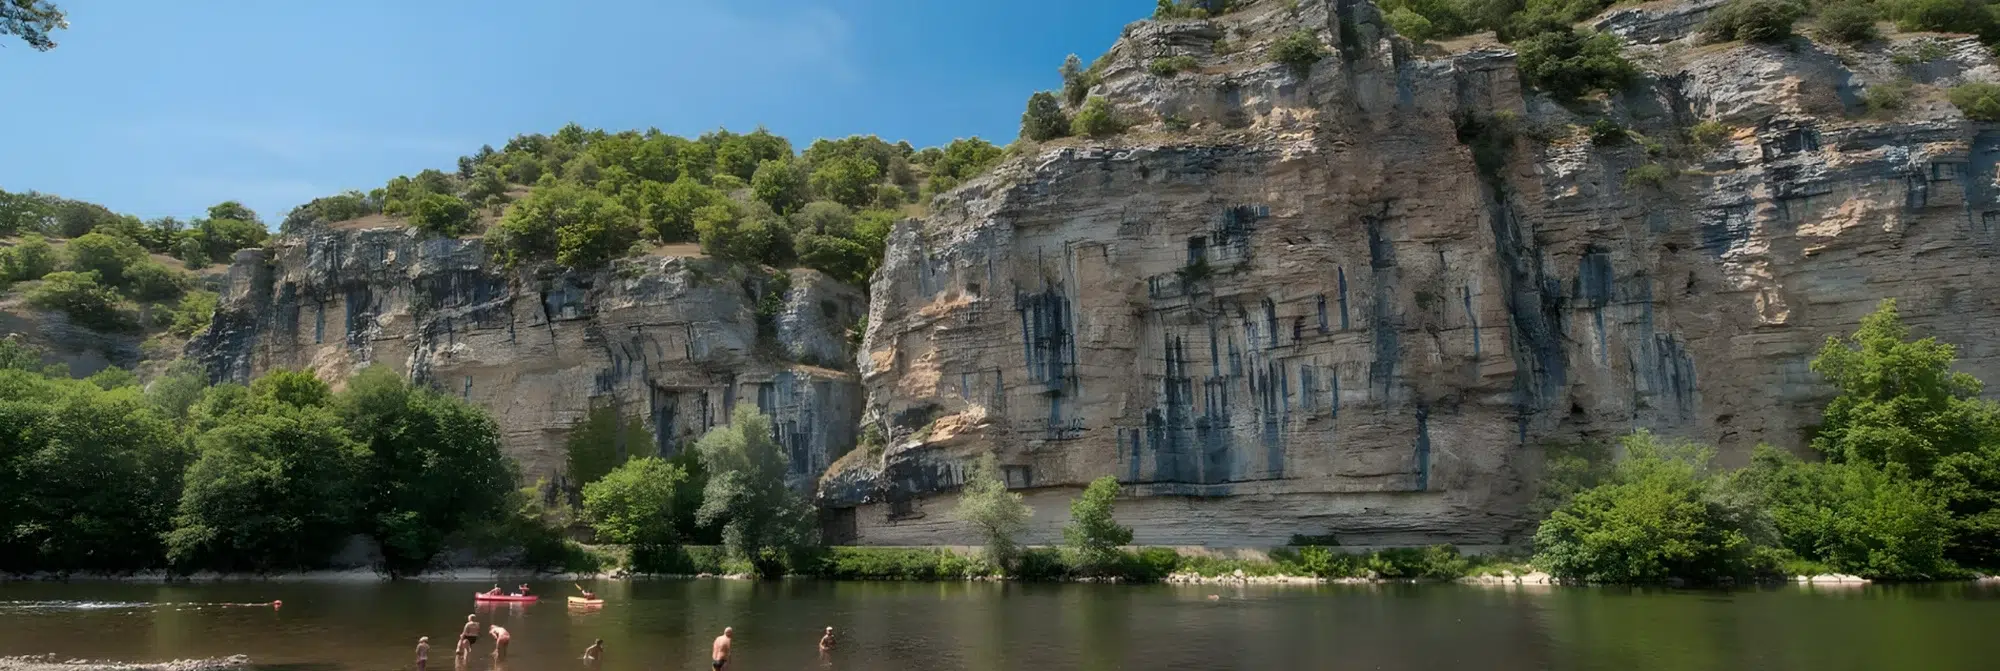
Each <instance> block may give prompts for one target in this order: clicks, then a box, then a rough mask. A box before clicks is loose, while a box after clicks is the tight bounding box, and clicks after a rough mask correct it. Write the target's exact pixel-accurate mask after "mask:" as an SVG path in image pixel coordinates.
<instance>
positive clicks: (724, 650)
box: [708, 627, 736, 671]
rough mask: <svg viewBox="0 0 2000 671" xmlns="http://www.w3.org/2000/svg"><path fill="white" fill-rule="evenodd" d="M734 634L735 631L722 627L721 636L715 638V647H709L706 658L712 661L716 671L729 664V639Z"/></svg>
mask: <svg viewBox="0 0 2000 671" xmlns="http://www.w3.org/2000/svg"><path fill="white" fill-rule="evenodd" d="M734 633H736V630H735V629H733V628H730V627H723V628H722V635H721V636H717V637H715V645H712V646H710V647H709V656H708V657H709V659H710V660H712V661H713V666H714V667H715V668H716V669H717V671H720V670H721V669H722V666H723V665H724V664H728V663H729V644H730V643H731V642H732V641H730V639H729V637H730V635H731V634H734Z"/></svg>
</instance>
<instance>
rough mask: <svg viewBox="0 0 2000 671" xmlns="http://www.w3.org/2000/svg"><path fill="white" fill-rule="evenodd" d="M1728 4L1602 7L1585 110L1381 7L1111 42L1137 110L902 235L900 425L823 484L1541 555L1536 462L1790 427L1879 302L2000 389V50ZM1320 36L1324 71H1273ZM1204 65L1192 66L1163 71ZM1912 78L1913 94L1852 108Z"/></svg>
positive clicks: (990, 179)
mask: <svg viewBox="0 0 2000 671" xmlns="http://www.w3.org/2000/svg"><path fill="white" fill-rule="evenodd" d="M1713 4H1714V3H1690V5H1687V6H1679V7H1671V6H1670V7H1666V8H1663V9H1643V10H1619V11H1620V12H1625V14H1619V15H1617V16H1610V15H1607V17H1606V20H1607V21H1611V23H1607V24H1606V27H1607V29H1610V30H1613V31H1614V32H1616V33H1617V34H1620V35H1624V36H1626V38H1627V39H1628V40H1631V41H1632V42H1633V44H1632V46H1631V47H1630V48H1629V53H1630V54H1631V55H1632V56H1633V57H1634V59H1635V61H1637V62H1639V63H1641V64H1642V65H1643V66H1644V67H1645V68H1646V69H1647V70H1648V74H1647V76H1646V77H1645V78H1644V80H1643V81H1642V82H1641V83H1640V84H1638V85H1636V86H1634V87H1632V88H1631V89H1630V90H1629V91H1627V92H1625V93H1623V94H1620V95H1617V96H1612V97H1610V98H1608V99H1603V100H1596V101H1586V102H1583V103H1577V104H1573V105H1570V106H1564V105H1559V104H1556V103H1555V102H1553V101H1550V100H1549V99H1548V98H1547V97H1546V96H1544V95H1542V94H1540V93H1536V92H1533V91H1528V90H1524V87H1523V86H1522V85H1521V83H1520V80H1519V77H1518V74H1517V72H1516V69H1515V63H1514V55H1513V53H1512V52H1511V51H1508V50H1507V49H1505V48H1504V47H1500V46H1497V45H1494V46H1485V47H1481V46H1477V45H1474V46H1470V47H1465V48H1462V49H1459V50H1456V51H1450V52H1447V51H1441V50H1438V49H1436V48H1426V49H1422V50H1420V49H1417V48H1414V47H1412V46H1411V45H1409V44H1408V43H1407V42H1404V41H1402V40H1400V39H1397V38H1392V37H1389V36H1388V34H1387V30H1386V29H1385V28H1383V27H1382V23H1381V21H1380V20H1379V18H1378V14H1377V11H1376V10H1375V8H1374V7H1373V6H1372V5H1369V4H1367V3H1365V2H1353V1H1348V0H1342V1H1339V2H1326V1H1323V0H1304V1H1303V2H1299V3H1297V9H1296V11H1292V10H1288V9H1286V8H1285V3H1280V2H1255V3H1251V4H1250V5H1249V6H1248V7H1247V8H1245V9H1243V10H1241V11H1238V12H1234V13H1231V14H1227V15H1225V16H1223V17H1221V18H1219V19H1216V20H1211V21H1178V22H1141V23H1138V24H1134V25H1133V26H1131V27H1128V28H1127V29H1126V31H1125V35H1124V37H1123V38H1122V39H1121V40H1120V41H1119V42H1118V44H1117V45H1116V46H1115V47H1114V48H1113V49H1112V52H1111V54H1110V55H1109V56H1108V59H1109V60H1108V61H1107V66H1106V67H1104V68H1103V70H1102V72H1103V80H1102V81H1101V82H1100V83H1099V84H1098V85H1097V86H1096V87H1095V88H1094V89H1093V91H1092V92H1093V94H1095V95H1100V96H1104V97H1106V98H1107V99H1108V100H1109V101H1110V102H1111V103H1112V104H1113V105H1114V106H1115V107H1116V108H1117V109H1118V110H1120V112H1121V113H1122V114H1123V115H1124V116H1125V117H1126V120H1127V121H1129V122H1131V123H1133V124H1134V125H1133V128H1132V129H1131V130H1129V131H1128V132H1126V133H1124V134H1121V135H1118V136H1115V137H1111V138H1106V139H1097V140H1085V139H1066V140H1059V141H1054V142H1050V143H1044V144H1042V145H1040V146H1037V147H1034V148H1032V149H1031V150H1029V151H1027V152H1026V153H1024V154H1020V155H1017V156H1016V157H1015V158H1013V159H1010V160H1009V161H1008V162H1007V163H1005V164H1003V165H1002V166H1001V168H999V169H998V170H996V171H995V172H994V173H992V174H990V175H988V176H987V177H985V178H982V179H980V180H976V181H974V182H972V183H970V184H967V185H966V186H964V187H963V188H961V189H959V190H957V191H955V192H953V193H950V194H947V195H946V196H944V197H941V198H940V199H939V200H938V201H937V202H935V203H933V208H932V210H933V214H932V215H931V216H929V217H928V218H926V219H923V220H920V221H913V222H906V223H904V224H903V225H901V226H899V227H898V228H897V229H896V230H895V231H894V233H893V235H892V238H891V240H890V243H889V250H888V254H887V258H886V259H884V263H883V266H882V269H881V271H880V272H879V273H878V274H877V275H876V277H875V280H874V285H873V289H872V295H873V297H874V298H873V302H872V303H871V304H870V305H869V315H868V321H867V331H866V335H865V339H864V341H863V345H862V351H861V353H860V358H859V370H860V373H861V376H862V384H863V386H864V387H865V388H866V391H867V408H866V418H867V419H866V421H867V422H868V423H869V424H870V425H871V426H873V427H874V428H876V429H878V430H880V431H881V432H882V433H883V435H884V436H885V440H884V441H882V442H883V444H882V446H880V447H879V448H873V449H867V450H860V451H857V452H855V453H854V454H852V455H850V456H849V457H847V458H846V459H842V460H841V461H840V462H839V463H838V464H836V465H835V466H834V468H833V470H832V471H831V472H829V473H828V474H827V475H826V476H825V477H824V478H823V479H822V481H821V483H820V498H821V502H822V504H823V505H825V506H827V507H829V508H831V509H833V510H835V511H836V512H835V513H834V514H830V515H829V516H828V519H829V527H828V531H829V533H830V535H831V537H832V538H834V539H836V540H845V541H851V542H859V543H872V544H929V543H971V542H976V537H975V536H974V535H973V534H972V533H971V532H970V530H969V529H968V528H966V527H965V526H964V525H962V524H961V523H958V522H956V521H955V520H953V519H952V515H951V509H952V505H953V496H954V494H953V492H954V491H955V490H956V488H957V485H958V484H959V483H960V482H961V481H962V479H963V477H964V474H965V471H966V469H967V468H968V467H969V465H970V464H971V463H972V462H973V460H974V459H976V458H977V457H978V456H980V455H982V454H987V453H991V454H994V455H996V456H997V457H998V460H999V462H1000V464H1001V465H1002V468H1003V471H1004V473H1005V477H1006V479H1007V481H1008V483H1009V484H1010V485H1012V486H1013V487H1015V488H1016V489H1017V490H1018V491H1020V492H1022V493H1023V494H1024V495H1025V496H1026V498H1027V500H1028V501H1029V502H1030V504H1031V505H1032V506H1034V507H1035V509H1036V511H1037V514H1036V516H1035V517H1034V521H1033V526H1032V530H1031V531H1030V533H1029V537H1028V538H1026V539H1024V540H1025V541H1027V542H1031V543H1045V542H1054V541H1057V540H1058V539H1059V538H1060V527H1061V525H1062V523H1063V522H1064V521H1065V520H1066V518H1067V511H1066V508H1065V506H1066V504H1067V502H1068V500H1069V499H1070V498H1071V497H1072V496H1074V495H1075V493H1076V491H1077V488H1078V487H1080V486H1081V485H1082V484H1084V483H1086V482H1088V481H1089V480H1091V479H1094V478H1097V477H1100V476H1106V475H1109V476H1113V477H1115V478H1117V479H1118V481H1119V482H1120V483H1122V484H1123V485H1125V487H1124V492H1125V494H1126V495H1127V496H1126V498H1122V499H1121V500H1120V501H1119V503H1118V517H1119V519H1120V521H1121V522H1123V523H1125V524H1129V525H1131V526H1133V527H1134V529H1135V531H1136V537H1135V542H1137V543H1142V544H1164V545H1177V544H1186V545H1196V544H1207V545H1246V546H1247V545H1271V544H1275V543H1283V542H1285V541H1286V540H1287V539H1289V538H1290V537H1291V536H1292V535H1293V534H1308V535H1332V536H1334V537H1335V538H1336V539H1337V540H1338V541H1339V542H1340V543H1342V544H1343V545H1348V546H1382V545H1413V544H1429V543H1457V544H1460V545H1466V546H1494V545H1507V544H1518V543H1520V542H1521V541H1522V540H1524V532H1526V531H1528V530H1529V529H1530V525H1531V524H1532V520H1531V519H1530V518H1529V516H1528V514H1527V512H1526V507H1527V504H1528V503H1529V501H1530V500H1531V499H1532V497H1533V492H1534V484H1535V480H1536V477H1537V476H1538V474H1539V472H1540V468H1541V463H1542V461H1543V458H1544V455H1545V454H1546V453H1547V451H1548V450H1549V449H1550V447H1551V446H1554V445H1561V444H1565V443H1577V442H1583V441H1607V440H1610V439H1613V438H1615V437H1616V436H1618V435H1622V434H1624V433H1627V432H1630V431H1632V430H1634V429H1642V428H1643V429H1651V430H1654V431H1656V432H1661V433H1665V434H1672V435H1678V436H1685V437H1689V438H1694V439H1699V440H1703V441H1708V442H1712V443H1714V444H1716V445H1718V446H1719V447H1720V449H1721V451H1722V455H1721V458H1722V460H1723V462H1724V463H1740V462H1741V461H1742V460H1743V459H1744V458H1746V457H1747V455H1748V453H1749V451H1750V449H1751V448H1752V447H1754V446H1755V445H1756V444H1758V443H1770V444H1774V445H1778V446H1781V447H1786V448H1790V449H1800V448H1801V447H1802V445H1803V442H1804V439H1805V437H1806V435H1807V434H1808V433H1809V432H1810V430H1811V427H1812V425H1813V424H1815V423H1816V421H1817V417H1818V412H1819V409H1820V407H1821V405H1822V404H1823V402H1824V401H1825V400H1826V398H1827V397H1828V389H1827V388H1826V387H1825V385H1824V384H1823V383H1822V382H1821V381H1820V380H1819V378H1818V376H1817V375H1815V374H1814V373H1812V372H1811V371H1810V370H1809V367H1808V361H1809V360H1810V359H1811V357H1812V356H1813V354H1814V353H1815V351H1816V350H1817V349H1818V348H1819V347H1820V346H1821V345H1822V343H1823V342H1824V340H1825V339H1826V338H1827V337H1828V336H1830V335H1836V334H1840V333H1843V332H1846V331H1850V330H1851V329H1852V328H1853V327H1854V325H1855V324H1856V323H1857V321H1858V320H1859V318H1860V317H1861V316H1863V315H1865V314H1866V313H1868V312H1869V311H1871V310H1873V309H1874V308H1875V306H1876V304H1877V302H1878V301H1879V300H1881V299H1883V298H1895V299H1897V300H1898V301H1899V305H1900V307H1901V309H1902V310H1903V312H1904V315H1905V317H1906V319H1907V320H1908V321H1909V322H1910V323H1911V324H1912V325H1913V326H1914V327H1915V328H1916V329H1917V331H1918V333H1919V334H1922V335H1935V336H1938V337H1939V338H1941V339H1943V340H1946V341H1949V342H1952V343H1954V344H1956V345H1958V346H1959V348H1960V349H1959V352H1960V355H1961V358H1962V360H1963V367H1964V368H1965V369H1966V370H1967V371H1969V372H1972V373H1974V374H1977V375H1980V376H1982V377H1985V378H1987V379H2000V358H1996V355H2000V349H1997V348H2000V344H1996V343H2000V341H1996V340H1995V339H1994V338H1992V337H1991V336H1992V334H1993V333H1996V332H2000V290H1996V288H1995V284H1994V283H1993V282H1991V281H1990V280H1987V279H1986V278H1988V277H1989V276H1991V275H1993V274H1994V272H1995V271H1996V270H2000V264H1996V262H1995V258H1996V256H1995V254H1996V243H2000V198H1996V197H2000V191H1996V187H1995V184H1994V180H1995V177H1996V174H1995V167H1996V163H2000V131H1996V128H1995V127H1993V126H1991V125H1988V124H1981V123H1973V122H1968V121H1967V120H1965V119H1964V118H1963V117H1962V115H1960V114H1959V112H1958V111H1957V110H1956V108H1954V107H1953V106H1951V105H1950V104H1949V103H1948V102H1944V101H1943V97H1942V93H1941V88H1942V87H1948V86H1950V85H1952V84H1955V83H1959V82H1963V81H1967V80H1970V79H1981V80H1987V79H1992V78H1994V75H1995V74H1996V73H1995V72H1994V71H1993V66H1992V65H1991V63H1990V57H1989V56H1988V55H1986V53H1985V52H1984V51H1983V50H1981V48H1979V46H1978V45H1977V43H1976V42H1975V41H1972V40H1970V39H1963V40H1951V39H1940V38H1935V37H1903V38H1897V39H1894V40H1891V41H1889V42H1888V43H1886V44H1879V45H1874V46H1871V47H1868V48H1866V49H1849V48H1845V47H1841V48H1834V47H1829V46H1821V45H1811V44H1806V43H1801V44H1800V45H1798V46H1797V47H1795V48H1790V49H1788V48H1787V47H1784V46H1766V45H1743V44H1736V45H1712V46H1711V45H1700V44H1698V43H1697V41H1696V38H1694V37H1693V36H1691V35H1690V31H1691V30H1693V29H1694V28H1695V27H1696V26H1698V25H1699V20H1698V18H1699V17H1698V15H1699V13H1700V12H1702V11H1706V9H1707V8H1709V7H1710V6H1712V5H1713ZM1627 14H1629V15H1627ZM1614 19H1615V20H1614ZM1300 26H1303V27H1305V28H1307V29H1309V30H1312V31H1314V32H1315V34H1317V35H1318V36H1319V37H1320V38H1321V39H1322V40H1323V41H1324V42H1325V43H1327V44H1329V45H1332V50H1331V53H1330V55H1329V56H1328V57H1327V58H1325V59H1324V60H1322V61H1320V62H1319V63H1317V64H1315V65H1313V66H1312V67H1311V68H1310V69H1309V71H1303V72H1302V71H1298V70H1294V69H1291V68H1288V67H1286V66H1283V65H1278V64H1272V63H1270V62H1268V58H1267V57H1266V55H1265V53H1266V51H1267V49H1268V47H1269V46H1270V44H1271V43H1272V42H1273V41H1274V40H1275V39H1277V38H1278V37H1279V36H1282V35H1285V34H1289V33H1290V32H1292V31H1293V30H1296V29H1297V28H1298V27H1300ZM1218 36H1222V37H1223V39H1224V40H1226V43H1227V44H1228V45H1229V48H1227V49H1225V50H1222V51H1218V50H1216V49H1215V48H1214V45H1215V44H1216V39H1217V37H1218ZM1923 41H1932V42H1935V43H1936V44H1937V45H1938V46H1936V47H1929V48H1924V49H1920V50H1921V51H1925V52H1929V53H1930V54H1931V56H1933V58H1929V59H1926V60H1922V61H1920V62H1917V63H1915V64H1911V63H1909V62H1908V61H1909V60H1910V59H1909V58H1908V57H1905V56H1901V55H1900V54H1902V53H1904V52H1905V51H1910V50H1916V49H1917V47H1919V46H1921V43H1922V42H1923ZM1940 53H1941V54H1942V55H1939V54H1940ZM1181 54H1185V55H1190V56H1194V57H1196V58H1197V60H1198V61H1199V62H1200V63H1201V64H1202V67H1201V68H1200V69H1199V70H1198V71H1196V72H1193V73H1182V74H1179V75H1177V76H1171V77H1163V76H1159V75H1156V74H1153V73H1151V72H1148V69H1147V67H1146V66H1147V64H1148V62H1149V61H1150V60H1151V59H1155V58H1160V57H1165V56H1171V55H1181ZM1902 78H1909V79H1911V80H1913V81H1915V82H1916V83H1917V84H1918V87H1917V91H1916V92H1915V93H1913V94H1912V97H1911V100H1910V102H1909V104H1908V106H1907V107H1906V108H1904V109H1903V110H1900V111H1898V112H1896V113H1895V114H1894V115H1884V114H1869V113H1867V112H1868V111H1867V109H1866V108H1865V107H1864V106H1863V104H1862V102H1861V101H1862V100H1863V94H1864V93H1865V91H1866V90H1867V89H1868V87H1871V86H1883V85H1887V84H1888V83H1889V82H1893V81H1896V80H1898V79H1902ZM1600 118H1602V119H1608V120H1610V123H1612V124H1615V125H1616V126H1617V127H1620V128H1622V129H1623V130H1622V131H1618V132H1595V133H1594V132H1593V131H1592V130H1591V127H1592V124H1593V122H1594V121H1596V120H1597V119H1600ZM1703 121H1711V122H1717V123H1720V124H1722V125H1721V126H1713V125H1711V126H1708V127H1707V128H1705V131H1706V133H1705V134H1703V135H1702V137H1704V139H1705V140H1706V141H1705V142H1696V141H1694V140H1692V139H1691V137H1692V136H1691V134H1690V132H1689V131H1690V129H1692V128H1693V127H1695V126H1696V125H1697V124H1698V123H1701V122H1703ZM1599 126H1600V128H1601V126H1602V125H1601V124H1600V125H1599ZM1593 136H1596V137H1593ZM1649 166H1650V167H1649Z"/></svg>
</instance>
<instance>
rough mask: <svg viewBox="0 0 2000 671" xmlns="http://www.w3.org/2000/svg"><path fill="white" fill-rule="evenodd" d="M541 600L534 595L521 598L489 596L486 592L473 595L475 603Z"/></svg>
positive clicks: (516, 595) (516, 596)
mask: <svg viewBox="0 0 2000 671" xmlns="http://www.w3.org/2000/svg"><path fill="white" fill-rule="evenodd" d="M540 598H541V597H539V596H533V595H529V596H521V595H519V594H487V593H485V592H473V593H472V600H473V601H509V602H515V603H526V602H531V601H534V600H536V599H540Z"/></svg>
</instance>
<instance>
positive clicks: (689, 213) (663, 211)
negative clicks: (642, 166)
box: [638, 175, 728, 242]
mask: <svg viewBox="0 0 2000 671" xmlns="http://www.w3.org/2000/svg"><path fill="white" fill-rule="evenodd" d="M639 189H640V191H639V198H638V201H639V212H640V215H641V217H643V218H644V219H645V222H646V228H647V229H648V232H650V233H651V234H652V235H653V237H655V238H658V239H659V240H661V241H663V242H685V241H688V240H693V239H695V216H694V214H695V211H696V210H700V209H701V208H704V207H708V206H710V205H715V204H718V203H721V202H723V201H724V200H726V199H727V198H728V196H725V195H723V194H722V192H720V191H717V190H715V189H714V188H712V187H709V186H706V185H704V184H702V183H700V182H697V181H695V180H694V178H693V177H689V176H686V175H683V176H682V177H681V178H680V179H678V180H676V181H674V182H673V183H672V184H660V183H659V182H645V183H642V184H641V185H640V187H639Z"/></svg>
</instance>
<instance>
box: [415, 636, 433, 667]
mask: <svg viewBox="0 0 2000 671" xmlns="http://www.w3.org/2000/svg"><path fill="white" fill-rule="evenodd" d="M430 661H431V637H429V636H418V637H417V671H424V665H425V664H429V663H430Z"/></svg>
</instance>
